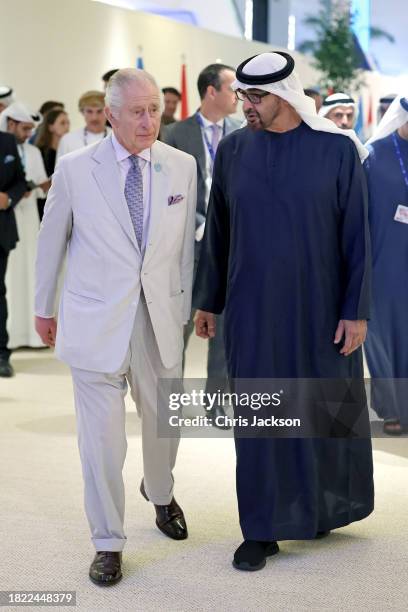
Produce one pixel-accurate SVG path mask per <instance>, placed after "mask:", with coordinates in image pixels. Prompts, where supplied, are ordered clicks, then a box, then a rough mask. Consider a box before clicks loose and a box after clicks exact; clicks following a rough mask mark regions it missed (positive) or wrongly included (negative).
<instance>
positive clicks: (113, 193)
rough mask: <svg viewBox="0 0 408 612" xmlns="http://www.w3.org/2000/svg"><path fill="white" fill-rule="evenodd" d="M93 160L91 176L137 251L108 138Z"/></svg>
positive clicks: (100, 146) (99, 147)
mask: <svg viewBox="0 0 408 612" xmlns="http://www.w3.org/2000/svg"><path fill="white" fill-rule="evenodd" d="M92 157H93V159H94V160H95V161H96V162H98V163H97V165H96V166H95V168H94V170H93V175H94V177H95V180H96V182H97V183H98V186H99V189H100V190H101V193H102V195H103V197H104V198H105V200H106V202H107V203H108V204H109V206H110V208H111V209H112V212H113V214H114V215H115V217H116V218H117V220H118V221H119V223H120V225H121V226H122V229H123V231H124V232H125V233H126V235H127V236H128V237H129V239H130V240H131V242H132V244H133V245H134V247H135V248H136V249H137V250H138V251H139V253H140V249H139V245H138V244H137V240H136V236H135V231H134V229H133V225H132V220H131V218H130V214H129V208H128V205H127V202H126V198H125V195H124V193H123V191H122V189H121V181H120V175H119V169H118V165H117V161H116V157H115V152H114V149H113V145H112V140H111V138H110V137H108V138H104V139H103V140H102V141H101V143H100V145H99V146H98V147H97V148H96V149H95V151H94V153H93V156H92Z"/></svg>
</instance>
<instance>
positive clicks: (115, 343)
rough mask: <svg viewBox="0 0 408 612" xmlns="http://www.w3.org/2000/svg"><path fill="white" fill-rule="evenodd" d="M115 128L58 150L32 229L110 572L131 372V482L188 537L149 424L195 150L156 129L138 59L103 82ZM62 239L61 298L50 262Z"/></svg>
mask: <svg viewBox="0 0 408 612" xmlns="http://www.w3.org/2000/svg"><path fill="white" fill-rule="evenodd" d="M106 105H107V106H106V109H105V112H106V116H107V118H108V119H109V121H110V123H111V125H112V128H113V134H112V135H111V136H109V137H108V138H106V139H104V140H103V141H101V142H98V143H96V144H94V145H91V146H88V147H86V148H84V149H82V150H80V151H76V152H73V153H70V154H68V155H66V156H64V157H63V158H62V159H61V160H60V162H59V163H58V165H57V169H56V172H55V174H54V176H53V181H52V188H51V190H50V193H49V196H48V200H47V205H46V211H45V216H44V219H43V222H42V226H41V231H40V235H39V244H38V254H37V263H36V277H37V281H36V328H37V331H38V333H39V334H40V336H41V338H42V339H43V341H44V342H46V343H47V344H49V345H53V344H54V343H55V346H56V354H57V356H58V357H59V358H60V359H62V360H63V361H65V362H66V363H68V364H69V366H70V367H71V371H72V378H73V385H74V396H75V407H76V414H77V427H78V439H79V449H80V455H81V461H82V471H83V478H84V483H85V509H86V514H87V517H88V521H89V524H90V528H91V533H92V540H93V543H94V545H95V548H96V555H95V558H94V560H93V562H92V564H91V567H90V572H89V575H90V578H91V580H92V581H93V582H95V583H96V584H99V585H109V584H114V583H115V582H117V581H118V580H120V578H121V576H122V573H121V560H122V555H121V551H122V549H123V547H124V544H125V541H126V537H125V534H124V530H123V519H124V502H125V499H124V485H123V479H122V469H123V464H124V460H125V454H126V446H127V443H126V434H125V404H124V397H125V395H126V391H127V386H128V384H129V386H130V390H131V393H132V397H133V399H134V400H135V402H136V404H137V408H138V412H139V414H140V416H141V419H142V445H143V470H144V479H143V480H142V484H141V487H140V490H141V493H142V495H143V496H144V497H145V498H146V499H148V500H150V501H151V502H153V504H154V506H155V510H156V524H157V526H158V527H159V529H160V530H161V531H162V532H164V533H165V534H166V535H167V536H169V537H171V538H173V539H176V540H181V539H185V538H186V537H187V526H186V523H185V519H184V515H183V511H182V510H181V508H180V506H179V505H178V504H177V503H176V501H175V499H174V497H173V476H172V470H173V467H174V464H175V461H176V454H177V448H178V442H179V438H178V437H177V436H175V437H174V438H172V439H167V438H160V437H159V436H158V435H157V396H158V379H161V378H181V362H182V350H183V324H185V323H186V322H187V321H188V319H189V317H190V308H191V290H192V276H193V261H194V228H195V207H196V163H195V160H194V158H193V157H191V156H190V155H187V154H186V153H183V152H181V151H177V150H176V149H173V148H172V147H170V146H167V145H165V144H164V143H161V142H159V141H156V139H157V135H158V132H159V128H160V113H161V97H160V93H159V90H158V88H157V85H156V83H155V81H154V79H153V77H151V76H150V75H149V74H148V73H146V72H144V71H143V70H136V69H133V68H127V69H124V70H120V71H118V72H117V73H116V74H115V75H114V77H112V79H111V80H110V82H109V85H108V89H107V92H106ZM66 252H67V269H66V276H65V282H64V288H63V291H62V297H61V301H60V306H59V313H58V324H57V322H56V319H55V318H54V305H55V295H56V287H57V281H58V275H59V272H60V269H61V264H62V261H63V259H64V256H65V254H66Z"/></svg>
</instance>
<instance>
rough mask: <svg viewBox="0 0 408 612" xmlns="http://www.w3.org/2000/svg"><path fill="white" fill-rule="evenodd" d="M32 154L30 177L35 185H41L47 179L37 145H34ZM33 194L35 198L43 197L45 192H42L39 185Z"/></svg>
mask: <svg viewBox="0 0 408 612" xmlns="http://www.w3.org/2000/svg"><path fill="white" fill-rule="evenodd" d="M33 147H34V145H33ZM32 154H33V172H32V178H33V181H34V183H35V184H36V185H41V184H42V183H45V182H46V181H47V180H48V177H47V173H46V171H45V166H44V162H43V158H42V155H41V151H40V149H37V147H35V148H34V149H33V151H32ZM35 196H36V197H37V198H45V193H44V192H43V190H42V189H41V187H38V188H37V189H36V190H35Z"/></svg>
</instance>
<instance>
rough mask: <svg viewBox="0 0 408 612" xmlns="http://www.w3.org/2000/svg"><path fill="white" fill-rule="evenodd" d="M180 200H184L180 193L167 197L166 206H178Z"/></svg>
mask: <svg viewBox="0 0 408 612" xmlns="http://www.w3.org/2000/svg"><path fill="white" fill-rule="evenodd" d="M182 200H184V196H183V195H181V194H180V193H179V194H178V195H174V196H169V200H168V205H169V206H172V205H173V204H178V203H179V202H181V201H182Z"/></svg>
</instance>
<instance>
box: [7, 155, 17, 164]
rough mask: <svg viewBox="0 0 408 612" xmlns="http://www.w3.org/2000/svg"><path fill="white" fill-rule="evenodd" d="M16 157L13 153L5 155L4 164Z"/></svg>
mask: <svg viewBox="0 0 408 612" xmlns="http://www.w3.org/2000/svg"><path fill="white" fill-rule="evenodd" d="M15 159H16V158H15V157H14V155H6V157H5V158H4V163H5V164H9V163H10V162H12V161H14V160H15Z"/></svg>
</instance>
